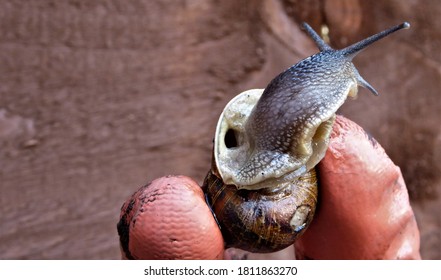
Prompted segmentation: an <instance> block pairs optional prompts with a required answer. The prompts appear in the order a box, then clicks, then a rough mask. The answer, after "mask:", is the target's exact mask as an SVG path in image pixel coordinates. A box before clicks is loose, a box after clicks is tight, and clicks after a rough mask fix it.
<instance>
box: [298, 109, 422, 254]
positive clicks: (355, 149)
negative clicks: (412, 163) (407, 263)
mask: <svg viewBox="0 0 441 280" xmlns="http://www.w3.org/2000/svg"><path fill="white" fill-rule="evenodd" d="M319 176H320V177H319V178H320V184H321V185H320V189H319V204H318V209H317V212H316V217H315V218H314V220H313V222H312V224H311V225H310V227H309V229H308V230H307V231H306V232H305V234H304V235H303V236H302V237H301V238H300V239H299V240H298V241H297V242H296V244H295V247H296V256H297V258H311V259H419V258H420V253H419V231H418V228H417V224H416V221H415V217H414V214H413V211H412V208H411V206H410V204H409V197H408V193H407V189H406V185H405V183H404V180H403V177H402V175H401V171H400V169H399V167H397V166H396V165H395V164H394V163H393V162H392V161H391V160H390V159H389V157H388V156H387V155H386V153H385V152H384V150H383V148H382V147H381V146H380V145H379V144H378V143H377V142H376V141H375V140H374V139H372V138H370V137H369V136H368V135H367V134H366V133H365V132H364V130H363V129H362V128H361V127H359V126H358V125H357V124H355V123H354V122H352V121H350V120H348V119H346V118H344V117H341V116H338V117H337V119H336V122H335V124H334V127H333V132H332V135H331V142H330V146H329V149H328V151H327V153H326V156H325V158H324V159H323V160H322V162H321V163H320V165H319Z"/></svg>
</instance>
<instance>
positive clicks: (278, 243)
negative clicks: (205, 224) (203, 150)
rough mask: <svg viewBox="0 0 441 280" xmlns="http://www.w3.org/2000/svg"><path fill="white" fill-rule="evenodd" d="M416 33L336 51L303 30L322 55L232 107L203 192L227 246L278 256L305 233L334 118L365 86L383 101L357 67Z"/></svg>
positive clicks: (223, 117)
mask: <svg viewBox="0 0 441 280" xmlns="http://www.w3.org/2000/svg"><path fill="white" fill-rule="evenodd" d="M409 26H410V25H409V24H408V23H407V22H405V23H402V24H400V25H397V26H394V27H392V28H390V29H388V30H385V31H383V32H380V33H378V34H376V35H373V36H371V37H369V38H367V39H365V40H362V41H360V42H358V43H355V44H353V45H351V46H349V47H347V48H344V49H341V50H334V49H332V48H331V47H330V46H328V45H327V44H326V43H325V42H324V41H323V40H322V39H321V38H320V36H319V35H318V34H317V33H315V32H314V30H313V29H312V28H311V27H310V26H309V25H307V24H304V28H305V30H306V31H307V33H308V34H309V35H310V36H311V37H312V39H313V40H314V41H315V43H316V44H317V46H318V48H319V49H320V51H321V52H319V53H317V54H315V55H312V56H310V57H308V58H306V59H304V60H302V61H300V62H298V63H297V64H295V65H293V66H292V67H290V68H288V69H287V70H286V71H284V72H283V73H281V74H279V75H278V76H277V77H275V78H274V79H273V80H272V81H271V82H270V83H269V85H268V86H267V87H266V88H265V89H264V90H263V91H262V90H250V91H246V92H243V93H241V94H239V95H238V96H236V97H235V98H233V99H232V100H231V101H230V102H229V103H228V104H227V106H226V107H225V109H224V111H223V112H222V114H221V116H220V118H219V122H218V125H217V128H216V134H215V139H214V149H213V151H214V152H213V160H212V168H211V170H210V171H209V173H208V175H207V177H206V178H205V181H204V186H203V187H204V190H205V192H206V195H207V201H208V203H209V205H210V206H211V207H212V209H213V212H214V214H215V216H216V218H217V219H218V221H219V225H220V227H221V230H222V233H223V235H224V238H225V240H226V243H227V246H230V247H237V248H241V249H245V250H248V251H253V252H273V251H277V250H281V249H283V248H285V247H287V246H289V245H291V244H292V243H293V242H294V241H295V239H296V238H297V237H298V236H300V235H301V234H302V233H303V232H304V230H305V229H306V228H307V227H308V225H309V223H310V222H311V221H312V217H313V215H314V212H315V208H316V203H317V178H316V172H315V169H314V167H315V166H316V164H317V163H318V162H319V161H320V160H321V159H322V158H323V157H324V154H325V152H326V149H327V147H328V143H329V136H330V132H331V129H332V125H333V122H334V119H335V112H336V111H337V109H338V108H339V107H340V106H341V105H343V103H344V102H345V100H346V98H347V97H348V96H351V97H353V96H356V94H357V89H358V86H363V87H365V88H367V89H369V90H370V91H371V92H372V93H374V94H375V95H378V93H377V91H376V90H375V89H374V88H373V87H372V86H371V85H369V84H368V83H367V82H366V81H365V80H364V79H363V78H362V77H361V76H360V74H359V73H358V71H357V69H356V68H355V66H354V64H353V63H352V59H353V58H354V57H355V55H357V54H358V53H359V52H360V51H361V50H363V49H364V48H365V47H367V46H369V45H370V44H372V43H374V42H376V41H378V40H379V39H381V38H384V37H385V36H387V35H389V34H391V33H393V32H395V31H397V30H400V29H403V28H408V27H409Z"/></svg>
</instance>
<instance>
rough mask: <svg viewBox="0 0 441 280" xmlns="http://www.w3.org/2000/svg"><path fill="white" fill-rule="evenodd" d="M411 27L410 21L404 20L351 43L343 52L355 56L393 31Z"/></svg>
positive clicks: (348, 55) (349, 56) (350, 56)
mask: <svg viewBox="0 0 441 280" xmlns="http://www.w3.org/2000/svg"><path fill="white" fill-rule="evenodd" d="M408 28H410V23H408V22H403V23H402V24H398V25H395V26H393V27H391V28H389V29H386V30H384V31H381V32H380V33H377V34H375V35H372V36H370V37H368V38H366V39H364V40H361V41H360V42H357V43H355V44H352V45H350V46H349V47H346V48H344V49H342V50H341V52H342V54H343V55H344V56H346V57H348V58H350V59H352V58H354V57H355V56H356V55H357V54H358V53H359V52H360V51H362V50H363V49H365V48H366V47H367V46H369V45H371V44H373V43H375V42H376V41H378V40H381V39H383V38H384V37H386V36H389V35H390V34H392V33H395V32H396V31H398V30H401V29H408Z"/></svg>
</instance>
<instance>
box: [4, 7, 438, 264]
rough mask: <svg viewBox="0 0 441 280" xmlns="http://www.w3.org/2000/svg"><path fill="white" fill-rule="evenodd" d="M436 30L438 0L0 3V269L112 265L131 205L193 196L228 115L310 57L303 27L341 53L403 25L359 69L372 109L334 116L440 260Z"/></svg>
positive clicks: (361, 106) (353, 108) (355, 104)
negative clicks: (166, 194)
mask: <svg viewBox="0 0 441 280" xmlns="http://www.w3.org/2000/svg"><path fill="white" fill-rule="evenodd" d="M440 17H441V4H440V2H439V1H436V0H432V1H429V0H424V1H415V0H407V1H399V0H387V1H373V0H372V1H361V0H311V1H300V0H298V1H296V0H291V1H289V0H268V1H252V0H249V1H245V0H242V1H237V0H227V1H206V0H194V1H190V0H189V1H178V0H173V1H171V0H166V1H164V0H161V1H160V0H157V1H150V0H144V1H143V0H130V1H105V0H102V1H98V0H97V1H89V0H66V1H55V0H54V1H49V0H47V1H45V0H39V1H13V0H0V213H1V214H0V226H1V228H0V258H1V259H117V258H119V248H118V237H117V233H116V223H117V220H118V216H119V209H120V207H121V205H122V203H123V201H124V200H125V199H126V198H127V196H129V195H130V194H131V193H132V192H134V191H135V190H136V189H137V188H138V187H139V186H141V185H143V184H145V183H146V182H148V181H150V180H152V179H154V178H155V177H158V176H162V175H166V174H186V175H189V176H192V177H194V178H195V179H196V180H197V181H199V182H201V181H202V179H203V177H204V175H205V173H206V171H207V170H208V168H209V165H210V156H211V154H210V153H211V145H212V142H211V141H212V136H213V133H214V128H215V123H216V121H217V118H218V116H219V114H220V112H221V110H222V108H223V107H224V106H225V104H226V103H227V102H228V101H229V100H230V99H231V98H232V97H233V96H235V95H236V94H237V93H239V92H241V91H243V90H246V89H249V88H258V87H264V86H265V85H266V84H267V83H268V82H269V80H270V79H271V78H272V77H274V76H275V75H276V74H277V73H279V72H281V71H282V70H284V69H285V68H286V67H288V66H290V65H291V64H294V63H296V62H297V61H298V60H300V59H302V58H305V57H306V56H308V55H311V54H313V53H315V52H317V49H316V48H315V46H314V45H313V43H312V42H311V40H310V39H309V38H308V37H307V36H306V35H305V34H304V33H303V32H302V31H301V30H300V29H299V23H300V22H302V21H307V22H309V23H310V24H311V25H312V26H313V27H314V29H316V30H320V27H321V26H322V25H326V26H328V27H329V30H330V32H329V36H330V38H331V44H332V45H333V46H334V47H337V48H340V47H343V46H346V45H348V44H350V43H353V42H355V41H357V40H360V39H362V38H364V37H366V36H368V35H371V34H373V33H376V32H378V31H381V30H383V29H385V28H387V27H390V26H392V25H395V24H398V23H400V22H402V21H404V20H407V21H409V22H410V23H411V24H412V27H411V29H410V30H406V31H401V32H399V33H397V34H394V35H392V36H391V37H389V38H388V39H385V40H383V41H381V42H378V43H377V44H375V45H373V46H371V47H370V48H369V49H368V50H366V51H365V52H364V53H363V54H361V55H359V56H358V57H357V59H356V60H355V64H356V65H357V67H358V69H359V71H360V73H361V74H362V75H363V77H364V78H365V79H366V80H367V81H369V82H370V83H371V84H372V85H373V86H374V87H375V88H376V89H377V90H378V91H379V92H380V97H374V96H372V95H371V94H370V93H369V92H368V91H367V90H363V89H361V90H360V93H359V98H358V100H356V101H349V102H347V103H346V104H345V105H344V106H343V109H342V111H341V113H342V114H344V115H346V116H347V117H349V118H351V119H353V120H354V121H356V122H358V123H359V124H360V125H361V126H363V127H364V128H365V129H366V130H367V131H369V132H370V133H371V134H372V135H373V136H374V137H375V138H376V139H377V140H378V141H379V142H380V143H381V144H382V145H383V146H384V147H385V149H386V151H387V152H388V154H389V155H390V156H391V158H392V159H393V160H394V161H395V162H396V163H397V164H398V165H399V166H400V167H401V169H402V171H403V173H404V176H405V179H406V182H407V185H408V188H409V191H410V195H411V200H412V205H413V206H414V209H415V212H416V216H417V220H418V223H419V226H420V229H421V251H422V256H423V258H426V259H441V216H440V215H439V212H440V209H441V197H440V192H441V176H440V174H441V163H440V162H441V148H440V146H441V129H440V120H441V116H440V111H441V101H440V97H441V93H440V89H441V52H440V50H441V48H440V44H441V34H440V33H441V31H440V30H441V21H440V20H439V18H440Z"/></svg>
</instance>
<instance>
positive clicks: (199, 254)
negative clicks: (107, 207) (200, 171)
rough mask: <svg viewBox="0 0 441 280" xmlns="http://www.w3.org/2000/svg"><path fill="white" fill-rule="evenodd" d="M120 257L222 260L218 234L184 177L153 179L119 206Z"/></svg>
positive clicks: (193, 187)
mask: <svg viewBox="0 0 441 280" xmlns="http://www.w3.org/2000/svg"><path fill="white" fill-rule="evenodd" d="M118 234H119V236H120V247H121V254H122V258H123V259H222V258H223V253H224V245H223V239H222V235H221V232H220V230H219V227H218V225H217V223H216V222H215V220H214V218H213V215H212V214H211V211H210V209H209V208H208V206H207V204H206V203H205V198H204V194H203V192H202V189H201V188H200V186H199V185H198V184H197V183H196V182H195V181H193V180H192V179H190V178H188V177H185V176H167V177H162V178H159V179H156V180H154V181H153V182H151V183H150V184H148V185H147V186H144V187H142V188H140V189H139V190H138V191H137V192H135V193H134V194H133V195H132V196H131V197H130V198H129V199H128V200H127V201H126V202H125V203H124V205H123V206H122V208H121V215H120V221H119V223H118Z"/></svg>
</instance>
